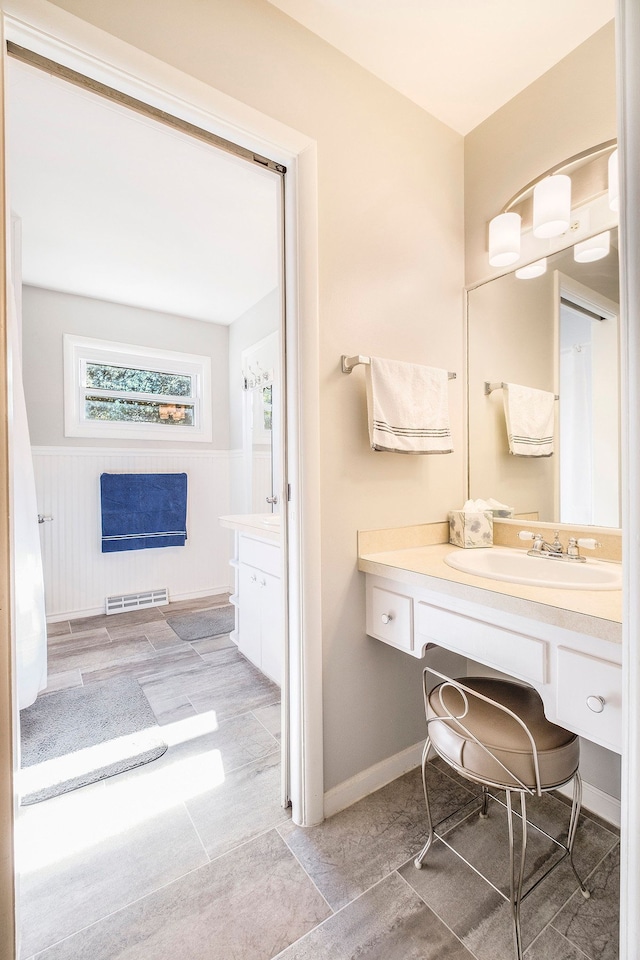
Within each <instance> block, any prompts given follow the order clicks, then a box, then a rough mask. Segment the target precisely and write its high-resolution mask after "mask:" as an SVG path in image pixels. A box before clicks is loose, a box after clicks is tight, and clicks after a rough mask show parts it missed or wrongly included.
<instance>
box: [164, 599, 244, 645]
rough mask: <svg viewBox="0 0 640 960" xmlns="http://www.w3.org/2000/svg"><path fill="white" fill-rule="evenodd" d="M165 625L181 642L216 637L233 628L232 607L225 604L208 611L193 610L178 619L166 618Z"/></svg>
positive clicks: (229, 604) (233, 616)
mask: <svg viewBox="0 0 640 960" xmlns="http://www.w3.org/2000/svg"><path fill="white" fill-rule="evenodd" d="M167 623H168V624H169V626H170V627H171V629H172V630H175V632H176V633H177V634H178V636H179V637H180V639H181V640H203V639H204V638H205V637H218V636H220V635H221V634H223V633H231V631H232V630H233V628H234V626H235V613H234V607H233V604H231V603H225V604H224V606H221V607H210V608H209V609H208V610H195V611H194V612H193V613H184V614H182V615H181V616H179V617H167Z"/></svg>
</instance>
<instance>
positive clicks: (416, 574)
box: [358, 543, 622, 643]
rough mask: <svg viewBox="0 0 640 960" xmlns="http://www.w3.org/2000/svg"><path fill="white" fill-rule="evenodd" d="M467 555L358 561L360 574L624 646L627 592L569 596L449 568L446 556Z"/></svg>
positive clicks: (421, 551)
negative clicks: (625, 594) (623, 620)
mask: <svg viewBox="0 0 640 960" xmlns="http://www.w3.org/2000/svg"><path fill="white" fill-rule="evenodd" d="M461 549H464V548H462V547H454V546H453V545H452V544H450V543H437V544H433V545H431V546H417V547H408V548H404V549H399V550H384V551H381V552H379V553H363V554H361V555H360V556H359V558H358V569H359V570H361V571H363V572H364V573H373V574H377V575H378V576H381V577H386V578H387V579H390V580H394V581H396V582H398V583H413V584H416V585H418V586H422V587H425V588H427V589H431V590H436V591H439V592H440V593H444V594H447V595H449V596H454V597H458V598H460V599H466V600H469V601H474V602H476V603H482V604H484V605H485V606H489V607H495V608H499V609H501V610H505V611H508V612H511V613H514V614H519V615H521V616H525V617H530V618H532V619H535V620H541V621H543V622H545V623H553V624H556V625H557V626H561V627H564V628H566V629H568V630H577V631H579V632H581V633H585V634H588V635H591V636H595V637H601V638H602V639H605V640H611V641H613V642H614V643H620V642H621V640H622V591H621V590H598V591H590V590H566V589H554V588H551V587H539V586H528V585H525V584H520V583H507V582H506V581H501V580H490V579H488V578H487V577H479V576H476V575H471V574H467V573H463V572H462V571H460V570H455V569H454V568H453V567H450V566H448V565H447V564H446V563H445V562H444V557H445V556H446V554H448V553H451V551H453V550H461Z"/></svg>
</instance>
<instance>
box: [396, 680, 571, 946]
mask: <svg viewBox="0 0 640 960" xmlns="http://www.w3.org/2000/svg"><path fill="white" fill-rule="evenodd" d="M429 675H432V676H434V677H437V678H439V679H440V681H441V682H440V683H439V684H438V685H437V686H435V687H434V688H433V690H431V692H429V688H428V676H429ZM423 689H424V703H425V714H426V719H427V740H426V743H425V745H424V750H423V752H422V783H423V786H424V798H425V804H426V808H427V823H428V827H429V836H428V839H427V842H426V843H425V845H424V847H423V848H422V850H421V851H420V853H419V854H418V856H417V857H416V859H415V861H414V863H415V866H416V867H417V868H418V870H419V869H420V868H421V867H422V864H423V862H424V859H425V857H426V855H427V853H428V851H429V848H430V847H431V844H432V843H433V839H434V825H433V823H432V819H431V810H430V808H429V793H428V789H427V775H426V767H427V759H428V754H429V750H430V748H431V747H433V749H434V750H435V752H436V753H437V755H438V756H439V757H441V758H442V760H444V762H445V763H447V764H448V765H449V766H450V767H452V768H453V769H454V770H456V771H457V772H458V773H459V774H460V775H461V776H463V777H465V778H466V779H467V780H471V781H472V782H474V783H478V784H480V785H481V787H482V798H481V800H482V804H481V809H480V816H481V817H486V816H487V814H488V801H489V788H490V787H493V788H495V789H498V790H504V791H505V794H506V798H505V799H506V803H505V804H504V806H505V807H506V810H507V821H508V827H509V866H510V892H511V895H510V897H509V898H507V897H505V899H509V900H510V902H511V912H512V917H513V932H514V939H515V950H516V957H517V960H522V937H521V931H520V905H521V903H522V901H523V900H524V899H525V897H527V896H528V895H529V894H530V893H531V892H532V891H533V890H534V889H535V888H536V887H537V886H538V884H539V883H540V882H541V881H542V880H544V878H545V877H546V876H548V875H549V873H550V872H551V871H552V870H555V868H556V867H557V866H558V865H559V864H560V863H562V862H563V861H564V860H565V858H566V857H568V858H569V862H570V864H571V868H572V870H573V872H574V874H575V876H576V878H577V880H578V884H579V886H580V891H581V893H582V895H583V897H585V898H588V897H589V896H590V894H589V891H588V890H587V888H586V887H585V885H584V883H583V882H582V880H581V879H580V877H579V876H578V873H577V871H576V868H575V866H574V863H573V843H574V840H575V835H576V828H577V826H578V818H579V816H580V804H581V798H582V782H581V780H580V774H579V772H578V764H579V760H580V744H579V740H578V737H577V736H576V735H575V734H573V733H571V732H570V731H569V730H565V729H564V728H563V727H558V726H556V724H554V723H550V722H549V720H547V719H546V717H545V715H544V711H543V705H542V700H541V699H540V696H539V695H538V693H537V692H536V691H535V690H534V689H533V688H532V687H529V686H526V685H525V684H521V683H517V682H515V681H507V680H497V679H493V678H489V677H465V678H463V679H462V680H453V679H452V678H451V677H447V676H445V674H443V673H439V672H438V671H437V670H432V669H431V668H430V667H427V668H426V669H425V670H424V672H423ZM571 780H573V803H572V805H571V815H570V818H569V829H568V834H567V842H566V843H560V841H558V840H556V839H555V837H551V836H549V834H546V833H545V836H547V837H549V839H550V840H552V841H553V842H554V843H555V844H557V845H558V846H559V847H561V848H562V849H563V850H564V854H563V856H562V857H561V858H560V859H559V860H558V861H557V862H556V863H554V864H553V865H552V866H551V867H549V868H548V870H546V871H545V873H544V874H543V875H542V876H541V877H539V879H538V880H537V881H536V883H535V884H534V885H533V886H532V887H531V888H530V889H529V890H527V892H526V893H525V894H523V893H522V883H523V879H524V869H525V856H526V848H527V807H526V797H527V794H530V795H534V794H535V795H536V796H538V797H540V796H542V794H543V793H546V792H548V791H550V790H554V789H556V788H557V787H560V786H563V785H564V784H566V783H569V782H570V781H571ZM514 793H517V794H519V796H520V812H521V813H520V815H521V829H522V850H521V854H520V861H519V863H516V857H515V852H514V838H515V831H514V811H513V804H512V795H513V794H514ZM493 799H497V798H493ZM476 800H477V798H474V799H473V800H472V801H470V802H475V801H476ZM498 802H502V801H498ZM516 815H517V814H516ZM451 816H452V814H449V815H448V816H447V817H445V818H444V819H449V817H451ZM442 822H443V821H442V820H441V821H440V823H442ZM438 825H439V824H436V826H438ZM536 829H538V830H539V829H540V828H539V827H536ZM541 832H542V833H544V831H541ZM449 849H451V850H452V852H453V853H456V855H457V856H460V854H458V853H457V851H456V850H453V848H452V847H450V848H449ZM502 895H503V896H504V894H502Z"/></svg>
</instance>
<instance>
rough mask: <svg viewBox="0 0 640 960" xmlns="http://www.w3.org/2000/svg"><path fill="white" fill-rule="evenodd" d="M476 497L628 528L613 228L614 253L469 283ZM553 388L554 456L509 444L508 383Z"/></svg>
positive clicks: (568, 255)
mask: <svg viewBox="0 0 640 960" xmlns="http://www.w3.org/2000/svg"><path fill="white" fill-rule="evenodd" d="M467 306H468V384H469V400H468V408H469V409H468V427H469V496H470V497H472V498H474V499H476V498H480V497H481V498H483V499H487V498H489V497H494V498H495V499H497V500H500V501H502V502H503V503H506V504H508V505H509V506H511V507H513V508H514V511H515V513H516V514H524V515H529V516H530V517H531V519H536V518H537V519H540V520H543V521H549V522H558V523H570V524H575V525H580V526H585V525H595V526H604V527H619V526H620V371H619V281H618V248H617V231H616V230H612V231H611V245H610V249H609V253H608V254H607V255H606V256H604V257H602V258H601V259H598V260H594V261H592V262H588V263H583V262H580V263H579V262H576V260H575V259H574V254H573V249H572V248H569V249H567V250H562V251H560V252H559V253H556V254H554V255H553V256H551V257H549V258H548V260H547V270H546V272H545V273H544V274H543V275H541V276H538V277H535V278H531V279H519V278H518V277H516V274H515V271H514V272H513V273H510V274H506V275H504V276H501V277H498V278H496V279H494V280H489V281H487V282H486V283H484V284H482V285H480V286H478V287H475V288H474V289H473V290H470V291H469V292H468V304H467ZM485 382H490V383H517V384H522V385H524V386H528V387H535V388H538V389H540V390H548V391H551V392H553V393H554V394H556V395H557V398H558V399H557V403H556V417H555V433H554V453H553V455H552V456H550V457H518V456H512V455H511V454H510V453H509V444H508V440H507V431H506V422H505V414H504V400H503V394H504V391H503V390H502V389H496V390H493V391H492V392H491V393H490V394H485V387H484V385H485Z"/></svg>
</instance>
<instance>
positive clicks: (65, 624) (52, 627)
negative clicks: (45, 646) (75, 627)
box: [47, 620, 71, 637]
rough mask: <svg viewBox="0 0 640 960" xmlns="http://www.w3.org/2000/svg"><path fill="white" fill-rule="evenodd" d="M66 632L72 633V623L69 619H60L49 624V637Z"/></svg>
mask: <svg viewBox="0 0 640 960" xmlns="http://www.w3.org/2000/svg"><path fill="white" fill-rule="evenodd" d="M64 633H71V624H70V623H69V621H68V620H59V621H58V622H57V623H48V624H47V637H58V636H60V635H61V634H64Z"/></svg>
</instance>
